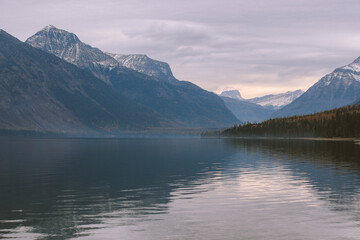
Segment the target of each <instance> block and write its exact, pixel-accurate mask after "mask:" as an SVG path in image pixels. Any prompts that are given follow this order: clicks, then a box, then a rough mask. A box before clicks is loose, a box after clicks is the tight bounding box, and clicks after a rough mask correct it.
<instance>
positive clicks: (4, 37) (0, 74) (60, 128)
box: [0, 30, 165, 133]
mask: <svg viewBox="0 0 360 240" xmlns="http://www.w3.org/2000/svg"><path fill="white" fill-rule="evenodd" d="M163 121H164V120H163V119H162V118H161V117H160V116H159V115H157V114H156V113H154V112H153V111H151V110H149V109H147V108H146V107H144V106H141V105H139V104H136V103H134V102H133V101H131V100H129V99H127V98H125V97H123V96H121V95H120V94H119V93H117V92H116V91H114V90H113V89H112V88H111V87H110V86H108V85H107V84H105V83H104V82H103V81H101V80H99V79H97V78H95V77H94V76H93V75H92V74H90V73H88V72H86V71H84V70H81V69H79V68H77V67H76V66H74V65H73V64H69V63H68V62H66V61H64V60H62V59H60V58H58V57H56V56H54V55H51V54H48V53H45V52H43V51H41V50H38V49H36V48H33V47H31V46H29V45H28V44H25V43H23V42H21V41H19V40H17V39H16V38H14V37H12V36H11V35H9V34H7V33H6V32H5V31H2V30H0V128H1V129H10V130H37V131H39V130H40V131H52V132H71V133H79V132H81V133H85V132H89V131H91V130H93V131H120V130H128V129H139V128H144V127H160V126H162V124H161V123H162V122H163ZM164 122H165V121H164Z"/></svg>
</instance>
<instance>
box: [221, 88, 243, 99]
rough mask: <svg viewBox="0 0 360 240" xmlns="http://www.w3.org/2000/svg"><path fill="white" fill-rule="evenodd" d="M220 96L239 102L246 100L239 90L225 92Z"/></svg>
mask: <svg viewBox="0 0 360 240" xmlns="http://www.w3.org/2000/svg"><path fill="white" fill-rule="evenodd" d="M220 96H222V97H228V98H233V99H238V100H244V98H243V97H242V96H241V94H240V92H239V91H238V90H228V91H223V92H222V93H220Z"/></svg>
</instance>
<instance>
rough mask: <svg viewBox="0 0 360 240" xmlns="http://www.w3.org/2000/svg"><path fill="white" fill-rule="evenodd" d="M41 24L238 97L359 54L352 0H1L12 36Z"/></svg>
mask: <svg viewBox="0 0 360 240" xmlns="http://www.w3.org/2000/svg"><path fill="white" fill-rule="evenodd" d="M49 24H52V25H54V26H56V27H58V28H62V29H65V30H68V31H70V32H73V33H75V34H77V35H78V37H79V38H80V40H82V41H83V42H86V43H88V44H90V45H92V46H94V47H98V48H100V49H101V50H103V51H107V52H113V53H124V54H127V53H144V54H147V55H148V56H149V57H151V58H154V59H158V60H162V61H165V62H168V63H169V64H170V66H171V68H172V70H173V73H174V75H175V77H177V78H178V79H180V80H187V81H192V82H194V83H195V84H198V85H199V86H201V87H203V88H205V89H207V90H210V91H215V92H220V91H222V90H229V89H238V90H240V92H241V94H242V95H243V96H244V97H245V98H250V97H255V96H261V95H264V94H268V93H280V92H284V91H287V90H296V89H299V88H300V89H303V90H306V89H307V88H308V87H310V86H311V85H312V84H314V83H315V82H316V81H318V80H319V79H320V78H321V77H322V76H323V75H325V74H327V73H329V72H331V71H332V70H334V68H336V67H339V66H342V65H346V64H348V63H350V62H352V61H353V60H354V59H355V58H357V57H358V56H360V1H359V0H336V1H335V0H248V1H243V0H102V1H94V0H77V1H75V0H61V1H51V0H0V28H2V29H4V30H5V31H7V32H8V33H10V34H12V35H13V36H15V37H17V38H19V39H20V40H23V41H24V40H26V38H28V37H29V36H31V35H33V34H34V33H35V32H37V31H39V30H40V29H42V28H43V27H45V26H46V25H49Z"/></svg>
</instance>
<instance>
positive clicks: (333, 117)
mask: <svg viewBox="0 0 360 240" xmlns="http://www.w3.org/2000/svg"><path fill="white" fill-rule="evenodd" d="M210 135H221V136H239V137H247V136H256V137H360V105H359V104H358V105H354V106H347V107H343V108H337V109H333V110H330V111H325V112H320V113H316V114H310V115H303V116H292V117H287V118H276V119H270V120H266V121H264V122H261V123H247V124H244V125H235V126H234V127H232V128H229V129H226V130H224V131H222V132H217V133H216V132H207V133H203V136H210Z"/></svg>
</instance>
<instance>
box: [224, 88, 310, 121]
mask: <svg viewBox="0 0 360 240" xmlns="http://www.w3.org/2000/svg"><path fill="white" fill-rule="evenodd" d="M301 94H303V91H302V90H296V91H294V92H286V93H281V94H276V95H266V96H263V97H257V98H252V99H244V98H243V97H242V96H241V94H240V92H239V91H238V90H229V91H224V92H222V93H221V94H220V95H219V96H220V97H221V98H222V99H223V100H224V102H225V105H226V106H227V107H228V108H229V109H230V110H231V111H232V113H233V114H234V115H235V116H236V117H237V118H238V119H239V120H240V121H242V122H261V121H263V120H266V119H269V118H270V117H271V116H272V114H273V113H274V112H275V111H276V110H278V109H280V108H281V107H283V106H286V105H287V104H289V103H291V102H292V101H293V100H294V99H296V98H297V97H299V96H300V95H301Z"/></svg>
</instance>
